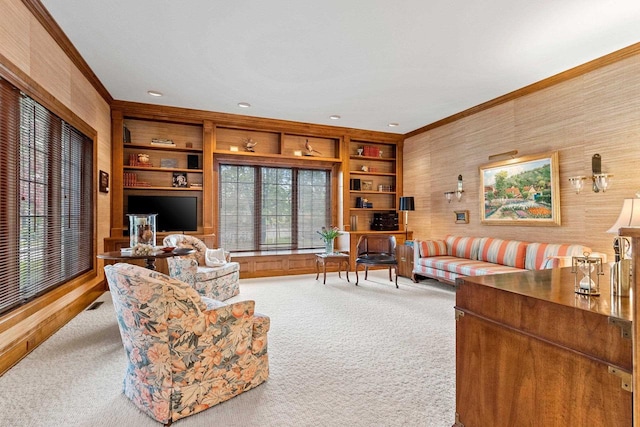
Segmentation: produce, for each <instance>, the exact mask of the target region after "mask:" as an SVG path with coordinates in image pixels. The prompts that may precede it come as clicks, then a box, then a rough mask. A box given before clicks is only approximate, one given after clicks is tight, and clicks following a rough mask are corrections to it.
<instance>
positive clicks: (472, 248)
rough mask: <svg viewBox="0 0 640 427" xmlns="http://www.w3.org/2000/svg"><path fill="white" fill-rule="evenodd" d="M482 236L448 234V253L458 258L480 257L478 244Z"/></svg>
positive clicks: (446, 239)
mask: <svg viewBox="0 0 640 427" xmlns="http://www.w3.org/2000/svg"><path fill="white" fill-rule="evenodd" d="M480 240H482V238H481V237H459V236H447V237H446V238H445V241H446V242H447V255H449V256H455V257H458V258H467V259H478V244H479V243H480Z"/></svg>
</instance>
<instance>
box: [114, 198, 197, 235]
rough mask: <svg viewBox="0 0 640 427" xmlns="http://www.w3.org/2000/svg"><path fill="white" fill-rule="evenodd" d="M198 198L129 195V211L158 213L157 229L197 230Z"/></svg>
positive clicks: (134, 212) (161, 230)
mask: <svg viewBox="0 0 640 427" xmlns="http://www.w3.org/2000/svg"><path fill="white" fill-rule="evenodd" d="M197 206H198V198H197V197H183V196H129V198H128V203H127V213H130V214H152V213H156V214H158V216H157V217H156V231H158V232H163V231H197V230H198V207H197Z"/></svg>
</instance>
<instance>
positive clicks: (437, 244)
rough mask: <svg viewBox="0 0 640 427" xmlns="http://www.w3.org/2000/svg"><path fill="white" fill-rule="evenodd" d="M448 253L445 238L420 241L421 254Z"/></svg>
mask: <svg viewBox="0 0 640 427" xmlns="http://www.w3.org/2000/svg"><path fill="white" fill-rule="evenodd" d="M446 254H447V245H446V244H445V242H444V240H423V241H421V242H420V256H421V257H423V258H427V257H430V256H441V255H446Z"/></svg>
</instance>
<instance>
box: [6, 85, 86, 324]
mask: <svg viewBox="0 0 640 427" xmlns="http://www.w3.org/2000/svg"><path fill="white" fill-rule="evenodd" d="M1 83H2V89H0V90H1V92H2V95H0V104H1V105H2V107H0V109H1V110H0V114H1V115H0V128H1V130H0V137H1V138H2V140H1V141H0V142H1V143H2V146H3V147H6V148H7V151H8V152H9V153H10V155H9V156H7V158H5V157H4V156H3V164H2V166H3V167H2V170H1V171H0V176H1V178H0V179H2V181H3V182H2V184H3V185H2V188H1V190H0V191H2V207H1V208H0V211H1V212H2V217H0V218H1V219H0V221H2V222H1V223H2V237H1V239H2V249H3V250H5V252H4V253H3V256H2V257H0V271H3V272H4V271H6V272H7V275H5V274H2V276H0V312H3V311H7V310H8V309H10V308H12V307H15V306H17V305H19V304H21V303H24V302H26V301H29V300H30V299H33V298H34V297H37V296H39V295H41V294H43V293H45V292H47V291H49V290H51V289H53V288H55V287H57V286H59V285H61V284H63V283H65V282H67V281H69V280H70V279H72V278H74V277H76V276H78V275H80V274H82V273H85V272H87V271H89V270H90V269H91V268H92V266H93V228H94V227H93V213H92V212H93V142H92V140H91V139H90V138H88V137H86V136H85V135H83V134H82V133H80V132H79V131H78V130H77V129H75V128H74V127H73V126H71V125H70V124H68V123H66V122H65V121H64V120H62V119H61V118H59V117H57V116H56V115H55V114H53V113H52V112H50V111H49V110H47V109H46V108H45V107H43V106H42V105H40V104H39V103H37V102H36V101H35V100H33V99H32V98H30V97H29V96H27V95H26V94H24V93H20V92H19V91H17V90H16V89H15V88H13V87H11V85H10V84H8V83H7V82H6V81H1ZM5 100H6V103H5ZM5 166H6V167H5ZM5 183H6V185H5ZM16 279H17V280H16Z"/></svg>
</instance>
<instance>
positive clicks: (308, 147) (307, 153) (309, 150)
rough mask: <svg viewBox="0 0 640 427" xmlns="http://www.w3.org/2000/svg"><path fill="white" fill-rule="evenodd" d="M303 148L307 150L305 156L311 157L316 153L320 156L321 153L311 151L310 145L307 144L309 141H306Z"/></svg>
mask: <svg viewBox="0 0 640 427" xmlns="http://www.w3.org/2000/svg"><path fill="white" fill-rule="evenodd" d="M304 148H305V150H307V152H306V153H305V156H313V153H318V154H320V155H322V153H321V152H319V151H318V150H314V149H313V147H312V146H311V144H309V140H308V139H307V140H306V142H305V143H304Z"/></svg>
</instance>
